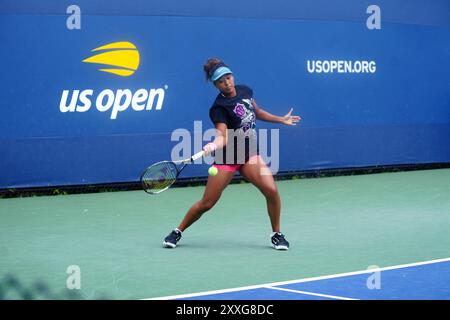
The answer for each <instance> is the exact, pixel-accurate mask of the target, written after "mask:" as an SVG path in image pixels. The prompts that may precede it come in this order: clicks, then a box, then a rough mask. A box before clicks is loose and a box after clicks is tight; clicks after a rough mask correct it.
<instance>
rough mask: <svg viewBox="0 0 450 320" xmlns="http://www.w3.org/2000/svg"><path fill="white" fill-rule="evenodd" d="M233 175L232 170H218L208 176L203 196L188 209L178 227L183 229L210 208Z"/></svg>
mask: <svg viewBox="0 0 450 320" xmlns="http://www.w3.org/2000/svg"><path fill="white" fill-rule="evenodd" d="M233 176H234V172H231V171H225V170H219V171H218V172H217V175H215V176H208V181H207V183H206V188H205V192H204V193H203V197H202V198H201V199H200V200H199V201H197V202H196V203H195V204H194V205H193V206H192V207H191V208H190V209H189V211H188V212H187V213H186V216H185V217H184V219H183V221H181V223H180V225H179V226H178V229H179V230H181V231H184V230H185V229H187V228H188V227H189V226H190V225H191V224H192V223H194V222H195V221H196V220H198V219H199V218H200V217H201V215H202V214H203V213H205V212H206V211H208V210H210V209H211V208H212V207H213V206H214V205H215V204H216V203H217V201H218V200H219V198H220V196H221V195H222V191H223V190H224V189H225V188H226V186H227V185H228V184H229V183H230V181H231V179H232V178H233Z"/></svg>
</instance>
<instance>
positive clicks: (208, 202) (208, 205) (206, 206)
mask: <svg viewBox="0 0 450 320" xmlns="http://www.w3.org/2000/svg"><path fill="white" fill-rule="evenodd" d="M217 200H218V199H202V200H201V204H200V205H201V207H202V210H203V211H209V210H211V209H212V207H214V205H215V204H216V203H217Z"/></svg>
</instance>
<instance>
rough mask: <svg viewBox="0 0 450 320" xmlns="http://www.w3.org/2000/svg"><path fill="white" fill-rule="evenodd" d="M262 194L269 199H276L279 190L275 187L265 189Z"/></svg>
mask: <svg viewBox="0 0 450 320" xmlns="http://www.w3.org/2000/svg"><path fill="white" fill-rule="evenodd" d="M262 193H263V194H264V196H265V197H266V198H267V199H275V198H277V197H278V196H279V195H278V189H277V187H276V186H275V185H273V186H267V187H264V188H263V190H262Z"/></svg>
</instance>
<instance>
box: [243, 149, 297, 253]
mask: <svg viewBox="0 0 450 320" xmlns="http://www.w3.org/2000/svg"><path fill="white" fill-rule="evenodd" d="M255 160H256V161H255ZM240 173H241V175H242V176H243V177H244V178H245V179H246V180H248V181H249V182H250V183H252V184H253V185H255V186H256V187H257V188H258V189H259V190H260V191H261V193H262V194H263V195H264V197H265V198H266V203H267V212H268V214H269V218H270V223H271V225H272V231H273V233H272V234H271V241H272V245H273V246H274V247H275V249H287V248H289V243H288V242H287V241H286V240H285V239H284V235H283V234H281V231H280V212H281V199H280V194H279V193H278V188H277V185H276V184H275V180H274V178H273V175H272V172H271V171H270V169H269V168H268V167H267V165H266V163H265V162H264V160H263V159H262V157H260V156H258V157H257V158H253V159H250V161H248V162H247V163H246V164H244V165H243V166H242V167H241V169H240Z"/></svg>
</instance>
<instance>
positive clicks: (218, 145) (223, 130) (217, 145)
mask: <svg viewBox="0 0 450 320" xmlns="http://www.w3.org/2000/svg"><path fill="white" fill-rule="evenodd" d="M215 127H216V138H215V139H214V141H213V142H212V143H211V142H210V143H208V144H207V145H205V146H204V147H203V150H204V151H205V155H208V154H210V153H211V152H213V151H214V150H216V149H222V148H223V147H225V146H226V145H227V141H228V134H227V132H228V130H227V129H228V127H227V125H226V124H225V123H222V122H218V123H216V124H215Z"/></svg>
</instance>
